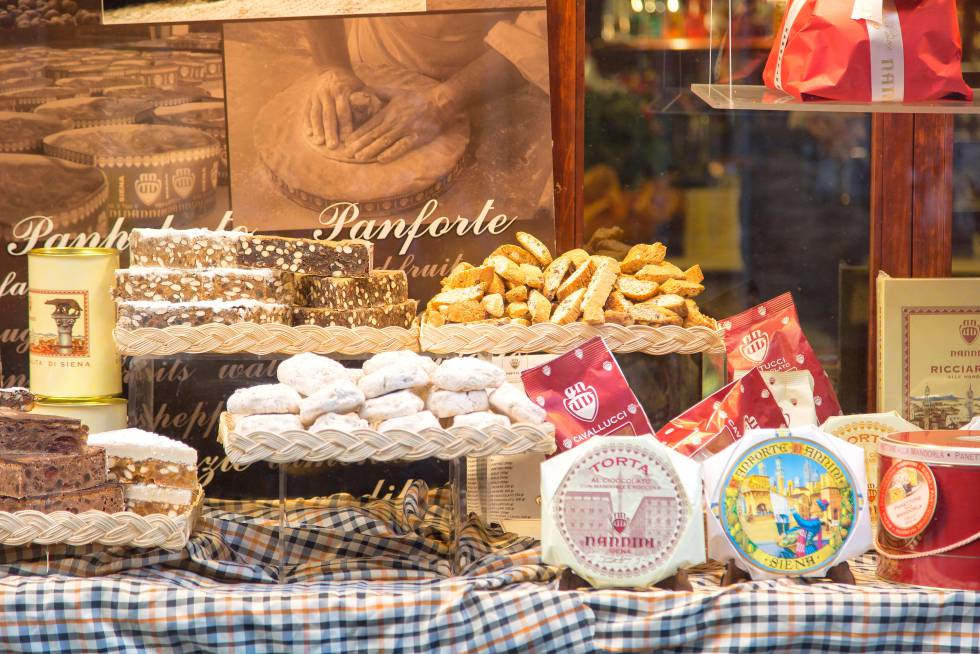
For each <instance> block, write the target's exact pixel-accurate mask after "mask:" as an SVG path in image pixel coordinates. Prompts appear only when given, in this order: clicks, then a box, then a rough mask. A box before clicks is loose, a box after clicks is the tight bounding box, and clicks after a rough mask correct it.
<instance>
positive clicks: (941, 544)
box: [878, 431, 980, 590]
mask: <svg viewBox="0 0 980 654" xmlns="http://www.w3.org/2000/svg"><path fill="white" fill-rule="evenodd" d="M878 455H879V457H880V461H879V469H878V470H879V481H878V484H879V487H878V512H879V516H880V519H881V526H880V528H879V530H878V544H879V550H880V552H883V553H879V556H878V575H879V576H880V577H882V578H884V579H888V580H889V581H897V582H901V583H906V584H915V585H919V586H931V587H941V588H962V589H966V590H980V538H977V539H975V540H973V541H972V542H969V543H966V544H963V545H961V546H957V547H953V548H951V549H949V550H948V551H943V552H941V553H937V552H936V550H942V549H945V548H949V547H950V546H952V545H956V544H957V543H961V542H963V541H966V540H968V539H969V538H970V537H971V536H974V535H976V534H977V533H978V532H980V495H978V492H980V491H978V489H980V431H917V432H899V433H894V434H890V435H888V436H885V437H882V438H881V439H880V440H879V441H878ZM896 534H897V535H896ZM889 554H892V555H895V556H898V557H907V556H910V555H911V556H913V557H914V558H889V556H888V555H889Z"/></svg>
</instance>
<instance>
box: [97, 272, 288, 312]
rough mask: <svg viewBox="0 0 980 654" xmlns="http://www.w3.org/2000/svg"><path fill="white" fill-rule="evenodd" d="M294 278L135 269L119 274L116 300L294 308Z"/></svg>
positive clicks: (271, 274)
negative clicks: (243, 302)
mask: <svg viewBox="0 0 980 654" xmlns="http://www.w3.org/2000/svg"><path fill="white" fill-rule="evenodd" d="M294 295H295V285H294V283H293V276H292V275H290V274H289V273H284V272H281V271H279V270H258V269H255V270H247V269H244V268H210V269H206V270H180V269H175V268H158V267H142V266H141V267H135V268H128V269H123V270H117V271H116V285H115V288H114V289H113V297H115V299H117V300H156V301H161V300H162V301H167V302H196V301H201V300H247V299H251V300H262V301H266V302H273V303H283V304H292V302H293V298H294Z"/></svg>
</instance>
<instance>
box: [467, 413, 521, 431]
mask: <svg viewBox="0 0 980 654" xmlns="http://www.w3.org/2000/svg"><path fill="white" fill-rule="evenodd" d="M494 425H500V426H501V427H510V418H508V417H507V416H502V415H500V414H499V413H491V412H490V411H477V412H476V413H464V414H462V415H459V416H456V417H455V418H453V427H473V428H474V429H485V428H487V427H492V426H494Z"/></svg>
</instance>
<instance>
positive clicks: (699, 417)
mask: <svg viewBox="0 0 980 654" xmlns="http://www.w3.org/2000/svg"><path fill="white" fill-rule="evenodd" d="M785 426H786V420H785V416H784V415H783V410H782V409H781V408H780V407H779V404H777V403H776V400H775V398H773V396H772V393H771V392H770V391H769V387H768V385H767V384H766V382H765V380H764V379H763V378H762V373H761V372H759V369H758V368H753V369H752V370H750V371H749V372H747V373H746V374H745V375H742V377H741V378H739V379H737V380H735V381H733V382H731V383H730V384H727V385H726V386H723V387H722V388H721V389H720V390H718V391H715V392H714V393H712V394H711V395H709V396H708V397H706V398H705V399H703V400H701V401H700V402H698V403H697V404H695V405H694V406H692V407H691V408H690V409H688V410H687V411H685V412H684V413H682V414H680V415H679V416H677V417H676V418H674V419H673V420H671V421H670V422H668V423H667V424H666V425H664V426H663V427H662V428H661V429H660V431H658V432H657V439H658V440H660V441H661V442H662V443H665V444H666V445H668V446H669V447H671V448H673V449H675V450H677V451H678V452H680V453H681V454H683V455H685V456H689V457H691V458H692V459H695V460H698V461H700V460H703V459H706V458H708V457H709V456H711V455H712V454H717V453H718V452H721V451H722V450H723V449H725V448H726V447H728V446H729V445H731V444H732V443H734V442H735V441H736V440H738V439H739V438H741V437H742V436H744V435H745V432H747V431H748V430H750V429H766V428H773V429H776V428H779V427H785Z"/></svg>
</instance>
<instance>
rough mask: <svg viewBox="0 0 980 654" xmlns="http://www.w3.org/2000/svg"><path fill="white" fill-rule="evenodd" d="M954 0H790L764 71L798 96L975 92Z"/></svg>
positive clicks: (895, 97)
mask: <svg viewBox="0 0 980 654" xmlns="http://www.w3.org/2000/svg"><path fill="white" fill-rule="evenodd" d="M961 61H962V47H961V45H960V30H959V26H958V25H957V22H956V2H955V0H884V1H882V0H854V1H850V0H791V1H790V3H789V5H788V7H787V9H786V15H785V16H784V17H783V23H782V25H781V26H780V28H779V31H778V32H777V33H776V41H775V42H774V43H773V46H772V50H771V51H770V53H769V59H768V61H767V62H766V69H765V72H764V73H763V76H762V77H763V80H764V81H765V83H766V86H768V87H769V88H773V89H778V90H781V91H785V92H787V93H789V94H791V95H793V96H796V97H797V98H805V97H807V96H810V97H815V98H825V99H829V100H847V101H852V102H869V101H873V102H889V101H890V102H902V101H905V102H918V101H923V100H939V99H943V98H952V99H962V100H971V99H972V98H973V91H972V90H971V89H970V87H968V86H967V85H966V83H965V82H964V81H963V72H962V67H961Z"/></svg>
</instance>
